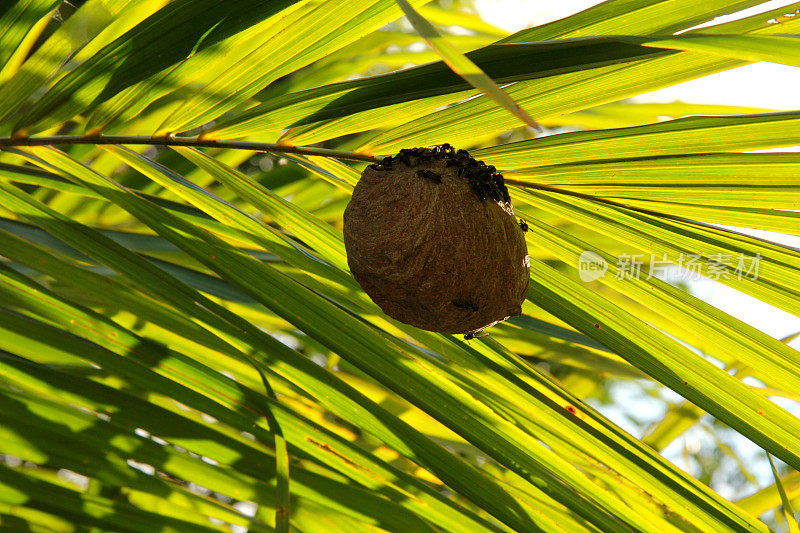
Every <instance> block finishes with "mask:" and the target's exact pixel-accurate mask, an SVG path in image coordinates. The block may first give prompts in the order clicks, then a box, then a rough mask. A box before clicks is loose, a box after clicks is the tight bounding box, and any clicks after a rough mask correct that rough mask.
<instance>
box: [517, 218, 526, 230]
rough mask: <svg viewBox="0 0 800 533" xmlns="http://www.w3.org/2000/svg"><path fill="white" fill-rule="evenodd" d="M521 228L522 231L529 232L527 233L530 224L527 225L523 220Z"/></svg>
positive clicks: (520, 222)
mask: <svg viewBox="0 0 800 533" xmlns="http://www.w3.org/2000/svg"><path fill="white" fill-rule="evenodd" d="M519 227H520V229H521V230H522V231H525V232H527V231H528V223H527V222H525V221H524V220H522V219H519Z"/></svg>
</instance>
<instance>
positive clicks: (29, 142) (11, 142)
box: [0, 135, 380, 163]
mask: <svg viewBox="0 0 800 533" xmlns="http://www.w3.org/2000/svg"><path fill="white" fill-rule="evenodd" d="M58 144H97V145H100V144H146V145H150V146H193V147H195V148H228V149H233V150H252V151H254V152H269V153H274V154H301V155H312V156H321V157H333V158H336V159H348V160H352V161H367V162H369V163H376V162H379V161H380V158H379V157H375V156H372V155H367V154H359V153H355V152H347V151H345V150H331V149H328V148H317V147H314V146H288V145H282V144H274V143H259V142H249V141H223V140H214V139H202V140H201V139H199V138H198V137H148V136H146V135H87V136H81V135H52V136H47V137H44V136H43V137H0V150H2V149H3V148H8V147H14V146H51V145H58Z"/></svg>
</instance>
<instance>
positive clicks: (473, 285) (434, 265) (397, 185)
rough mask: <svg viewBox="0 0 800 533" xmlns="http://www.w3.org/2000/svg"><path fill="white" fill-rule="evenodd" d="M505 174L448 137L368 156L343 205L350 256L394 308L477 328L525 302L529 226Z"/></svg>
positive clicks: (413, 319)
mask: <svg viewBox="0 0 800 533" xmlns="http://www.w3.org/2000/svg"><path fill="white" fill-rule="evenodd" d="M522 225H524V223H522V222H521V221H520V223H517V220H516V218H515V217H514V210H513V207H512V205H511V199H510V198H509V195H508V189H506V187H505V184H504V183H503V177H502V176H501V175H499V174H497V173H496V170H495V168H494V167H493V166H491V165H489V166H487V165H485V164H484V163H483V162H482V161H476V160H475V159H474V158H472V157H471V156H470V155H469V153H468V152H467V151H465V150H458V151H456V150H454V149H453V148H452V147H451V146H449V145H446V144H445V145H441V146H436V147H433V148H414V149H404V150H401V151H400V153H399V154H397V155H396V156H394V157H387V158H385V159H384V160H383V161H382V162H381V163H379V164H373V165H369V166H368V167H367V168H366V169H365V170H364V172H363V174H362V175H361V180H360V181H359V182H358V184H357V185H356V187H355V189H354V190H353V197H352V199H351V200H350V203H349V205H348V206H347V208H346V209H345V212H344V243H345V248H346V250H347V263H348V265H349V266H350V270H351V272H352V273H353V276H354V277H355V278H356V280H357V281H358V283H359V284H360V285H361V287H362V288H363V289H364V290H365V291H366V293H367V294H368V295H369V296H370V298H372V300H373V301H374V302H375V303H376V304H378V306H380V308H381V309H382V310H383V311H384V312H385V313H386V314H387V315H389V316H391V317H393V318H395V319H397V320H399V321H401V322H404V323H406V324H411V325H412V326H416V327H418V328H422V329H425V330H429V331H437V332H441V333H464V334H470V335H471V334H474V333H475V332H477V331H479V330H481V329H483V328H486V327H488V326H491V325H493V324H495V323H497V322H498V321H500V320H504V319H506V318H508V317H510V316H515V315H519V314H521V312H522V301H523V300H524V298H525V293H526V291H527V289H528V279H529V258H528V251H527V246H526V244H525V236H524V235H525V233H524V229H527V226H524V229H523V228H522V227H521V226H522Z"/></svg>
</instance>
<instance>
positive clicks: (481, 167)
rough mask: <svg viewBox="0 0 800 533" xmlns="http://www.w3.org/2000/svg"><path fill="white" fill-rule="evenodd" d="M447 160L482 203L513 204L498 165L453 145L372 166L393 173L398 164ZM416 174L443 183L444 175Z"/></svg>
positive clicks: (409, 151) (405, 154) (405, 151)
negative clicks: (486, 161)
mask: <svg viewBox="0 0 800 533" xmlns="http://www.w3.org/2000/svg"><path fill="white" fill-rule="evenodd" d="M442 159H444V160H445V161H446V163H445V167H446V168H453V167H455V168H457V174H458V176H459V177H462V178H466V179H467V180H469V182H470V184H471V185H472V189H473V190H474V191H475V194H477V195H478V198H480V199H481V201H483V202H485V201H486V200H489V199H491V200H494V201H495V202H497V203H499V204H510V203H511V198H510V197H509V195H508V189H507V188H506V185H505V183H504V182H503V176H502V174H498V173H497V169H496V168H495V167H494V165H487V164H486V163H484V162H483V161H476V160H475V158H474V157H472V156H471V155H469V152H467V151H466V150H456V149H455V148H453V147H452V146H450V145H449V144H447V143H445V144H439V145H436V146H433V147H431V148H403V149H402V150H400V152H399V153H398V154H397V155H395V156H393V157H385V158H383V160H382V161H381V162H380V163H373V164H371V165H370V166H369V168H371V169H372V170H379V171H381V170H392V169H393V168H394V166H395V165H397V164H398V163H403V164H404V165H406V166H409V167H413V166H416V165H419V164H422V163H426V162H428V161H433V160H442ZM416 175H417V176H418V177H420V178H425V179H429V180H431V181H433V182H434V183H441V182H442V177H441V175H439V174H437V173H436V172H433V171H431V170H425V169H422V170H418V171H417V173H416Z"/></svg>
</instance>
